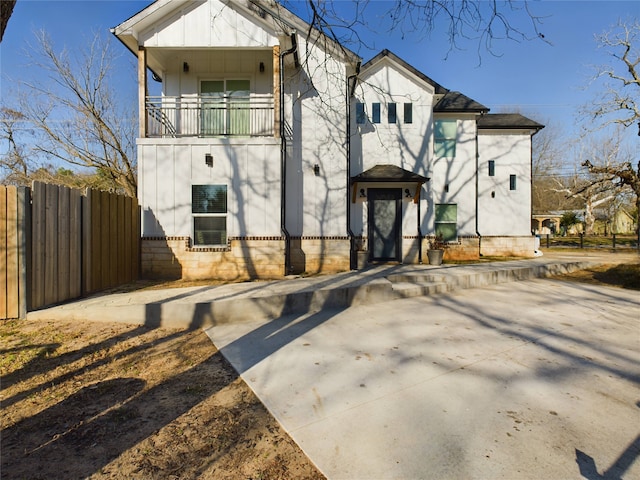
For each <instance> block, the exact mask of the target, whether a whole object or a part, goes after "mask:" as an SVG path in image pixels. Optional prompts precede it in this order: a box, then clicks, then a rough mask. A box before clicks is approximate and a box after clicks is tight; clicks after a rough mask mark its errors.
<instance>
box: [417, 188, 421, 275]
mask: <svg viewBox="0 0 640 480" xmlns="http://www.w3.org/2000/svg"><path fill="white" fill-rule="evenodd" d="M417 188H418V194H417V195H416V197H418V264H419V265H422V226H421V225H420V219H421V218H422V215H421V214H420V197H421V196H422V184H421V183H419V184H418V187H417Z"/></svg>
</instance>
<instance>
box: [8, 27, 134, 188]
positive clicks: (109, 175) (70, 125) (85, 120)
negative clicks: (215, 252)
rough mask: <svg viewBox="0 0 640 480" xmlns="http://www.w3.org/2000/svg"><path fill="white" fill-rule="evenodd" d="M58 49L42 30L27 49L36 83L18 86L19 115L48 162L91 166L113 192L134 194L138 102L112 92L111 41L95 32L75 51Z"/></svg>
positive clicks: (38, 150) (25, 82) (29, 81)
mask: <svg viewBox="0 0 640 480" xmlns="http://www.w3.org/2000/svg"><path fill="white" fill-rule="evenodd" d="M73 53H74V54H73V55H72V54H71V53H70V52H69V51H68V50H66V49H64V50H62V51H56V50H55V49H54V46H53V45H52V43H51V41H50V39H49V37H48V36H47V34H46V33H45V32H44V31H41V32H38V33H36V44H35V46H34V47H31V49H30V51H29V55H30V59H31V61H32V67H34V68H36V69H38V70H39V72H40V75H39V76H36V77H35V78H37V80H27V81H23V82H20V88H21V89H22V90H21V92H20V99H19V104H20V112H21V114H22V115H24V117H25V118H26V119H27V120H28V121H29V122H30V123H31V125H32V126H33V127H34V129H35V130H36V131H37V132H38V133H39V135H40V137H41V138H40V139H39V141H38V142H37V144H36V145H35V147H34V149H35V150H36V151H37V152H38V153H40V154H43V155H44V156H45V157H46V158H47V159H49V161H57V162H60V161H61V162H66V163H67V164H71V165H74V166H76V167H88V168H89V169H91V170H93V171H94V173H96V174H97V175H98V177H100V178H102V179H105V180H106V181H107V183H108V185H109V188H110V189H113V190H117V191H122V192H124V193H126V194H127V195H130V196H134V197H135V196H136V190H137V183H136V161H135V137H136V132H135V120H134V119H135V118H136V117H135V113H134V109H135V104H133V102H131V103H132V104H130V105H125V104H123V101H122V100H123V99H122V97H121V96H119V95H118V94H117V93H116V91H115V90H114V89H113V84H112V78H111V74H112V66H113V60H114V58H115V56H114V53H113V51H112V49H111V45H110V40H109V38H108V37H106V36H105V35H101V34H95V35H94V36H93V38H92V39H91V40H90V41H88V42H86V43H84V44H83V46H82V47H80V48H79V49H78V50H76V51H74V52H73Z"/></svg>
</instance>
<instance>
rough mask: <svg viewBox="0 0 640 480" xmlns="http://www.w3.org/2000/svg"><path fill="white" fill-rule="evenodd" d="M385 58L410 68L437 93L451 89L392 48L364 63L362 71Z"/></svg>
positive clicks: (412, 72)
mask: <svg viewBox="0 0 640 480" xmlns="http://www.w3.org/2000/svg"><path fill="white" fill-rule="evenodd" d="M384 59H389V60H391V61H393V62H395V63H397V64H398V65H400V66H401V67H402V68H404V69H405V70H408V71H409V72H410V73H411V74H412V75H414V76H416V77H417V78H419V79H420V80H422V81H423V82H426V83H428V84H429V85H431V86H432V87H433V88H434V90H435V93H436V95H443V94H445V93H447V92H448V91H449V90H447V89H446V88H444V87H443V86H442V85H440V84H439V83H438V82H436V81H435V80H433V79H432V78H430V77H428V76H427V75H425V74H424V73H422V72H421V71H420V70H418V69H417V68H415V67H413V66H412V65H410V64H408V63H407V62H405V61H404V60H403V59H401V58H400V57H398V56H397V55H396V54H394V53H393V52H391V51H390V50H387V49H386V48H385V49H384V50H382V51H381V52H380V53H378V54H377V55H376V56H375V57H373V58H372V59H371V60H369V61H368V62H366V63H365V64H364V65H362V67H361V71H362V70H367V69H369V68H371V67H373V66H374V65H376V64H377V63H378V62H380V61H382V60H384Z"/></svg>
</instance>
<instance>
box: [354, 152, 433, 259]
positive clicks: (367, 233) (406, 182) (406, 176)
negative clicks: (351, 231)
mask: <svg viewBox="0 0 640 480" xmlns="http://www.w3.org/2000/svg"><path fill="white" fill-rule="evenodd" d="M427 181H429V178H427V177H424V176H422V175H419V174H417V173H414V172H410V171H408V170H405V169H403V168H400V167H398V166H395V165H376V166H374V167H372V168H370V169H369V170H366V171H364V172H362V173H360V174H358V175H355V176H353V177H351V182H350V183H351V203H352V204H356V205H359V206H360V208H357V209H356V216H355V218H353V219H352V220H353V223H356V222H357V223H360V222H362V223H361V225H362V232H363V234H364V235H363V237H364V238H363V247H364V248H366V252H367V260H368V261H369V262H397V263H403V259H404V256H405V251H406V247H407V245H403V241H409V240H410V241H411V242H412V243H415V244H416V245H418V247H419V246H420V245H421V243H422V232H421V228H420V222H421V214H420V194H421V190H422V185H423V184H424V183H426V182H427ZM357 216H359V218H358V217H357ZM415 240H417V242H416V241H415ZM405 243H406V242H405Z"/></svg>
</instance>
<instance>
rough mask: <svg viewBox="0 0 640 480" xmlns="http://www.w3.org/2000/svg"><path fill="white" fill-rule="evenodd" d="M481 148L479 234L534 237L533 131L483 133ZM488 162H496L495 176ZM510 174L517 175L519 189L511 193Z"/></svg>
mask: <svg viewBox="0 0 640 480" xmlns="http://www.w3.org/2000/svg"><path fill="white" fill-rule="evenodd" d="M478 145H479V151H480V159H479V177H478V190H479V195H478V197H479V198H478V205H479V208H478V210H479V213H478V219H479V224H480V234H481V235H483V236H485V235H509V236H526V235H531V134H530V132H529V131H526V132H514V131H491V132H488V131H481V133H480V135H479V136H478ZM489 160H494V161H495V176H493V177H490V176H489V173H488V172H489ZM510 175H516V190H509V176H510ZM492 192H493V193H495V196H494V197H493V198H492V196H491V194H492Z"/></svg>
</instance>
